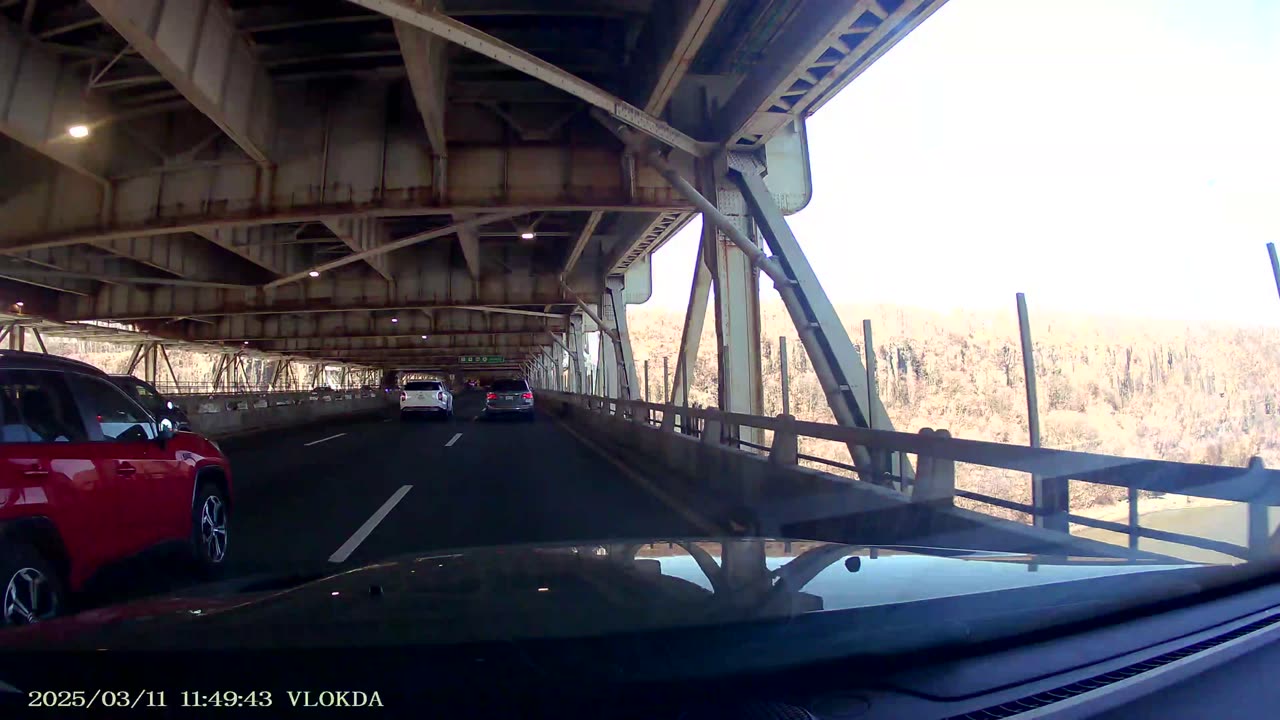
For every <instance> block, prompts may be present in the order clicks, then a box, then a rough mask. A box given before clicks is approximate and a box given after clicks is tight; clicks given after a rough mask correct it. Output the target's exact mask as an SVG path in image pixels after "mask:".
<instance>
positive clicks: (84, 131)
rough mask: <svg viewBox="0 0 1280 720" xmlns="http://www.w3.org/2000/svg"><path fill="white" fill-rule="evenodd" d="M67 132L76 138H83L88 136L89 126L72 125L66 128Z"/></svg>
mask: <svg viewBox="0 0 1280 720" xmlns="http://www.w3.org/2000/svg"><path fill="white" fill-rule="evenodd" d="M67 134H68V135H70V136H71V137H73V138H75V139H77V140H83V139H85V138H87V137H89V126H88V125H72V126H71V127H69V128H67Z"/></svg>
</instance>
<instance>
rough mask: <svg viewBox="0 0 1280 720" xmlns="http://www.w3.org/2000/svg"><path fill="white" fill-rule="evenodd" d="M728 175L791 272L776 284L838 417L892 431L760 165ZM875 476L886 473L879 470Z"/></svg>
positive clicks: (881, 463)
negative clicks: (866, 402)
mask: <svg viewBox="0 0 1280 720" xmlns="http://www.w3.org/2000/svg"><path fill="white" fill-rule="evenodd" d="M729 176H730V178H731V179H732V180H733V181H734V182H735V184H737V185H738V187H739V188H740V189H741V190H742V193H743V197H744V199H745V200H746V202H747V204H748V206H749V207H750V208H751V213H752V215H753V216H754V217H755V218H756V221H757V222H758V223H759V227H760V230H761V232H762V234H763V235H764V237H765V241H766V242H767V243H768V246H769V249H770V250H771V251H772V252H773V256H772V259H773V260H775V261H777V262H778V263H779V264H780V265H781V268H782V270H783V272H784V274H785V276H786V277H785V278H784V280H786V281H787V282H784V283H781V284H777V285H778V293H779V294H780V295H781V296H782V299H783V303H784V304H785V305H786V307H787V312H788V313H789V314H790V315H791V320H792V322H793V323H794V324H795V326H796V330H797V331H798V333H799V335H800V342H801V344H803V345H804V348H805V352H806V353H807V354H808V356H809V360H810V364H811V365H813V368H814V371H815V373H816V374H817V376H818V381H819V383H820V384H821V385H822V389H823V393H824V394H825V395H826V396H827V403H828V404H829V405H830V407H831V411H832V414H833V415H834V416H835V418H836V422H837V423H839V424H841V425H847V426H851V427H864V428H865V427H871V426H872V425H874V426H875V427H876V428H877V429H880V430H892V429H893V423H891V422H890V421H889V415H888V413H887V412H886V411H885V408H884V403H883V402H881V400H880V398H879V397H878V396H877V395H875V394H869V389H868V388H867V386H866V384H867V383H866V377H867V373H866V368H864V367H863V365H862V362H861V360H859V358H858V353H857V351H856V350H855V349H854V347H853V342H852V341H850V339H849V334H848V332H846V330H845V328H844V325H843V324H842V323H841V322H840V317H839V316H838V315H837V314H836V311H835V307H834V306H833V305H832V304H831V301H830V299H828V298H827V295H826V293H825V292H824V291H823V289H822V285H821V283H819V282H818V277H817V275H816V274H815V273H814V272H813V268H812V267H811V266H810V265H809V261H808V259H806V258H805V256H804V251H803V250H801V249H800V244H799V242H798V241H797V240H796V238H795V236H794V235H793V234H792V233H791V228H790V227H789V226H788V225H787V222H786V220H785V219H784V218H783V216H782V212H781V211H780V210H779V209H778V206H777V204H776V203H775V202H774V200H773V196H772V195H771V194H770V193H769V190H768V188H767V187H766V186H765V184H764V179H763V178H762V177H761V176H760V173H759V170H758V169H757V168H755V167H754V166H753V164H752V163H749V162H748V163H738V162H735V163H734V164H733V167H731V168H730V171H729ZM862 397H869V398H870V399H871V406H870V408H867V407H864V406H863V404H862V403H861V402H860V400H859V398H862ZM869 418H870V419H871V421H870V422H869ZM849 451H850V454H851V456H852V457H853V460H854V464H856V465H858V466H859V467H867V466H870V467H871V469H873V470H874V471H875V472H876V473H882V472H893V473H895V474H896V473H901V475H902V476H904V477H907V478H910V477H911V471H910V468H909V467H902V468H895V467H890V463H896V460H893V461H890V460H885V459H883V458H879V459H877V460H876V462H875V464H874V465H872V464H871V463H872V458H871V456H870V454H869V453H867V451H866V450H865V449H863V448H857V447H850V448H849ZM874 479H877V480H879V479H881V478H880V477H879V475H878V474H877V475H876V476H875V477H874Z"/></svg>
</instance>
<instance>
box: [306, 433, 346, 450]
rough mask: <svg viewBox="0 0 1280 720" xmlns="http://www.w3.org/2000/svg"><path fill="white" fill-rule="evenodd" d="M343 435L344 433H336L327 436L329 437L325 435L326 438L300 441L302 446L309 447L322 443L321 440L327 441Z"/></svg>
mask: <svg viewBox="0 0 1280 720" xmlns="http://www.w3.org/2000/svg"><path fill="white" fill-rule="evenodd" d="M343 435H346V433H338V434H337V435H330V436H329V437H327V438H320V439H319V440H312V441H311V442H309V443H302V446H303V447H311V446H312V445H319V444H320V443H322V442H327V441H329V440H332V439H334V438H340V437H342V436H343Z"/></svg>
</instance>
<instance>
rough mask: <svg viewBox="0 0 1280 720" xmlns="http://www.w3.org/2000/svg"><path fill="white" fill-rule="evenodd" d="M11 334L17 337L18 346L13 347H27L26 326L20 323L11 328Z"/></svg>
mask: <svg viewBox="0 0 1280 720" xmlns="http://www.w3.org/2000/svg"><path fill="white" fill-rule="evenodd" d="M13 335H16V336H17V339H18V347H17V348H15V349H17V350H26V349H27V328H26V327H24V326H22V325H18V326H17V327H15V328H14V329H13Z"/></svg>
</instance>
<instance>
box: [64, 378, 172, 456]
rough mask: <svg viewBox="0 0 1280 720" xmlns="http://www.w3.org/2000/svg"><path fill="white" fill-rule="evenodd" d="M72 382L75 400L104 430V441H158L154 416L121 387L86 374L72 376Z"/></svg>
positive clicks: (99, 427) (102, 430)
mask: <svg viewBox="0 0 1280 720" xmlns="http://www.w3.org/2000/svg"><path fill="white" fill-rule="evenodd" d="M70 382H71V386H72V389H73V390H74V391H75V393H76V397H78V398H79V399H80V403H81V404H82V405H83V406H84V408H85V414H86V415H87V416H88V417H90V418H92V419H93V420H94V421H95V422H96V423H97V425H98V428H97V429H100V430H101V432H102V439H103V440H121V441H136V440H151V439H153V438H155V436H156V435H155V426H154V424H153V423H152V420H151V417H150V416H148V415H147V413H146V411H144V410H143V409H142V408H141V407H139V406H138V404H137V403H135V402H133V401H132V400H130V399H129V398H128V396H126V395H125V394H124V393H123V392H122V391H121V390H120V388H118V387H116V386H115V385H112V384H111V383H109V382H107V381H106V380H101V379H98V378H92V377H87V376H84V375H73V376H71V377H70Z"/></svg>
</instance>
